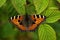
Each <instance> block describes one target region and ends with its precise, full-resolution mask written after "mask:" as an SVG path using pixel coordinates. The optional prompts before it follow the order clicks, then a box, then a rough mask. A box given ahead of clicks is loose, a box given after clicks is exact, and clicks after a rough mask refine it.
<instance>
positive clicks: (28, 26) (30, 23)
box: [11, 15, 45, 31]
mask: <svg viewBox="0 0 60 40" xmlns="http://www.w3.org/2000/svg"><path fill="white" fill-rule="evenodd" d="M44 19H45V16H42V15H25V16H24V15H23V16H21V15H18V16H13V17H11V22H12V23H14V24H15V25H17V28H19V29H20V30H23V31H32V30H35V29H36V28H37V26H38V25H39V24H40V23H41V22H43V21H44Z"/></svg>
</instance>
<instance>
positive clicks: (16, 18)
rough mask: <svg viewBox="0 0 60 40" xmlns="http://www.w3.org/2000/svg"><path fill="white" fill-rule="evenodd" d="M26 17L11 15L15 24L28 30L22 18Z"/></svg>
mask: <svg viewBox="0 0 60 40" xmlns="http://www.w3.org/2000/svg"><path fill="white" fill-rule="evenodd" d="M23 19H24V17H23V16H19V15H18V16H14V17H11V22H12V23H14V24H15V25H17V27H18V28H19V29H21V30H24V31H25V30H26V28H25V26H24V25H23V24H22V20H23Z"/></svg>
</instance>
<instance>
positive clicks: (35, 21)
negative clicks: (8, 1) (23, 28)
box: [28, 15, 45, 30]
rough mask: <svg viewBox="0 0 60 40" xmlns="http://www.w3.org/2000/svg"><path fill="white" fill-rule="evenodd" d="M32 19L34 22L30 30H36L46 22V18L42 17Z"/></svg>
mask: <svg viewBox="0 0 60 40" xmlns="http://www.w3.org/2000/svg"><path fill="white" fill-rule="evenodd" d="M31 19H32V20H33V21H34V22H33V24H32V25H30V26H29V28H28V30H35V29H36V28H37V26H38V25H39V24H40V23H41V22H42V21H44V19H45V17H44V16H42V15H32V16H31Z"/></svg>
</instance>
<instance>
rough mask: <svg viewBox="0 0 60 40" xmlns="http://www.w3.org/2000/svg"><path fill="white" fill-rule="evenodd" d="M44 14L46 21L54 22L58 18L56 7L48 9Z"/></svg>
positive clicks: (59, 14)
mask: <svg viewBox="0 0 60 40" xmlns="http://www.w3.org/2000/svg"><path fill="white" fill-rule="evenodd" d="M44 14H45V16H46V20H45V21H46V23H54V22H56V21H58V20H59V19H60V11H59V10H58V9H49V10H47V11H46V12H45V13H44Z"/></svg>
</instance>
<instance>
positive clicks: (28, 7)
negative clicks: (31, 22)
mask: <svg viewBox="0 0 60 40" xmlns="http://www.w3.org/2000/svg"><path fill="white" fill-rule="evenodd" d="M26 11H27V13H28V14H35V7H34V6H33V5H32V4H31V5H28V6H27V8H26Z"/></svg>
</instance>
